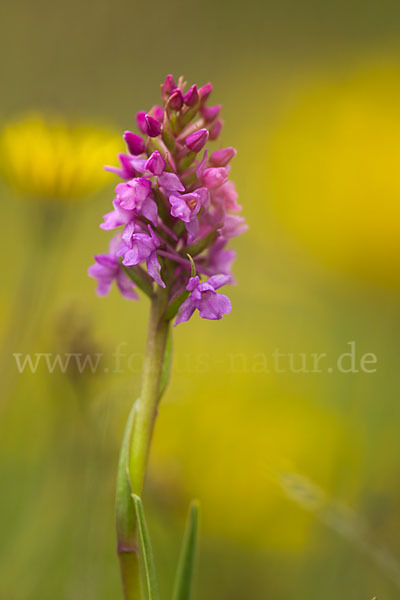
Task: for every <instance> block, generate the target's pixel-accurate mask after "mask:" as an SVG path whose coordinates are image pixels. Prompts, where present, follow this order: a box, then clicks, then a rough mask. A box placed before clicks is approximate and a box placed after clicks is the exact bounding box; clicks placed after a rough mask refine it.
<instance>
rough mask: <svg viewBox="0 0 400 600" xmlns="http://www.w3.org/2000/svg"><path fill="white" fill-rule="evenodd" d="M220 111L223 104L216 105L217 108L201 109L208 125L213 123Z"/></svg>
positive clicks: (207, 107)
mask: <svg viewBox="0 0 400 600" xmlns="http://www.w3.org/2000/svg"><path fill="white" fill-rule="evenodd" d="M220 110H221V104H216V105H215V106H203V107H202V109H201V116H202V117H203V119H204V120H205V122H206V123H211V122H212V121H214V120H215V119H216V118H217V117H218V115H219V113H220Z"/></svg>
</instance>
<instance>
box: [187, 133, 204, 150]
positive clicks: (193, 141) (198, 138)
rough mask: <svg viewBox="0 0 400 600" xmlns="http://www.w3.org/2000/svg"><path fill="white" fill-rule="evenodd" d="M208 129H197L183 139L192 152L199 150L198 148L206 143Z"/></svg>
mask: <svg viewBox="0 0 400 600" xmlns="http://www.w3.org/2000/svg"><path fill="white" fill-rule="evenodd" d="M208 136H209V133H208V130H207V129H198V130H197V131H194V132H193V133H191V134H190V135H188V137H187V138H186V140H185V144H186V146H187V147H188V148H189V150H191V151H192V152H200V150H201V149H202V148H203V147H204V146H205V145H206V144H207V141H208Z"/></svg>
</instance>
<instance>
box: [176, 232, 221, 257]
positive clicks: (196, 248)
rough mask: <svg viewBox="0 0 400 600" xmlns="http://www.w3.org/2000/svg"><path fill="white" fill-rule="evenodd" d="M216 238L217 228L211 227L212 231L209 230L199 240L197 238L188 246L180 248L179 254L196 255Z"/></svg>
mask: <svg viewBox="0 0 400 600" xmlns="http://www.w3.org/2000/svg"><path fill="white" fill-rule="evenodd" d="M216 239H217V229H213V231H210V233H209V234H208V235H206V236H204V237H203V238H201V240H199V241H198V242H195V243H194V244H191V245H190V246H186V248H182V251H181V254H182V255H183V254H191V255H192V256H197V255H198V254H200V253H201V252H203V250H205V249H206V248H208V247H209V246H211V245H212V244H213V242H214V241H215V240H216Z"/></svg>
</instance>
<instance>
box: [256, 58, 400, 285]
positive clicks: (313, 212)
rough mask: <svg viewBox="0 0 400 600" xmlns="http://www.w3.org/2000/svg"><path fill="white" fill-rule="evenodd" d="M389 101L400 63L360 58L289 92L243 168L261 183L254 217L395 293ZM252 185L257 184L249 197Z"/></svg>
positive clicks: (393, 143) (395, 184)
mask: <svg viewBox="0 0 400 600" xmlns="http://www.w3.org/2000/svg"><path fill="white" fill-rule="evenodd" d="M399 105H400V63H399V62H396V60H395V59H390V58H388V59H386V60H384V59H380V60H369V61H367V62H366V63H364V64H362V65H358V66H357V67H352V68H350V69H349V70H348V71H347V72H344V73H341V74H339V75H334V74H332V73H331V74H328V76H327V77H325V78H320V79H318V80H316V81H314V82H311V83H308V84H307V83H303V86H302V88H300V89H299V88H298V89H297V90H294V91H293V94H291V97H290V98H289V99H288V101H287V104H286V106H285V107H283V108H282V110H281V114H282V116H281V117H280V118H279V121H277V122H276V123H275V125H274V127H273V131H271V125H269V126H268V129H269V130H268V131H266V132H265V133H266V136H267V135H270V141H269V147H268V148H266V146H265V139H266V137H264V136H262V135H259V139H258V140H255V145H256V151H255V152H254V153H253V154H252V159H254V156H255V157H258V158H257V159H256V160H258V161H260V160H262V161H264V163H263V164H261V163H260V164H258V165H257V166H258V168H257V169H255V165H254V164H253V169H254V171H255V172H259V173H262V174H263V175H262V177H263V181H267V188H266V192H265V197H264V202H260V207H259V209H260V210H261V211H265V212H266V211H269V213H271V211H273V212H274V213H275V214H276V215H277V217H278V220H279V221H280V223H281V224H282V225H284V227H285V229H286V231H289V232H290V234H291V235H292V236H293V237H294V238H296V239H297V240H299V241H300V242H301V243H302V244H303V245H304V246H305V247H307V248H308V249H309V250H310V251H311V252H312V254H313V255H314V256H315V257H316V258H317V260H319V261H321V263H322V264H325V265H328V266H329V267H330V268H332V269H333V270H336V271H339V272H342V273H347V274H348V275H350V276H351V277H353V278H354V279H355V280H361V281H362V280H363V281H368V282H371V283H373V284H379V285H383V286H385V287H391V288H395V289H398V287H399V286H400V278H399V272H400V178H399V166H398V162H399V152H400V112H399ZM260 144H264V146H263V147H261V145H260ZM266 150H267V151H266ZM251 185H253V184H251ZM260 185H261V184H260V178H258V180H257V181H256V182H254V186H255V189H254V194H255V197H257V194H258V195H259V194H260ZM261 189H262V188H261ZM264 189H265V185H264Z"/></svg>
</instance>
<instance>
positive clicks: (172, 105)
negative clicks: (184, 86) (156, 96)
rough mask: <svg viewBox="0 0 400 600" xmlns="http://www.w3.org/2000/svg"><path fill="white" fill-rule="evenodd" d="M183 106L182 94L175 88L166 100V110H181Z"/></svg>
mask: <svg viewBox="0 0 400 600" xmlns="http://www.w3.org/2000/svg"><path fill="white" fill-rule="evenodd" d="M182 106H183V94H182V91H181V90H180V89H179V88H176V89H175V90H174V91H173V92H172V94H171V95H170V97H169V98H168V108H169V109H170V110H176V111H178V110H181V108H182Z"/></svg>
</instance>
